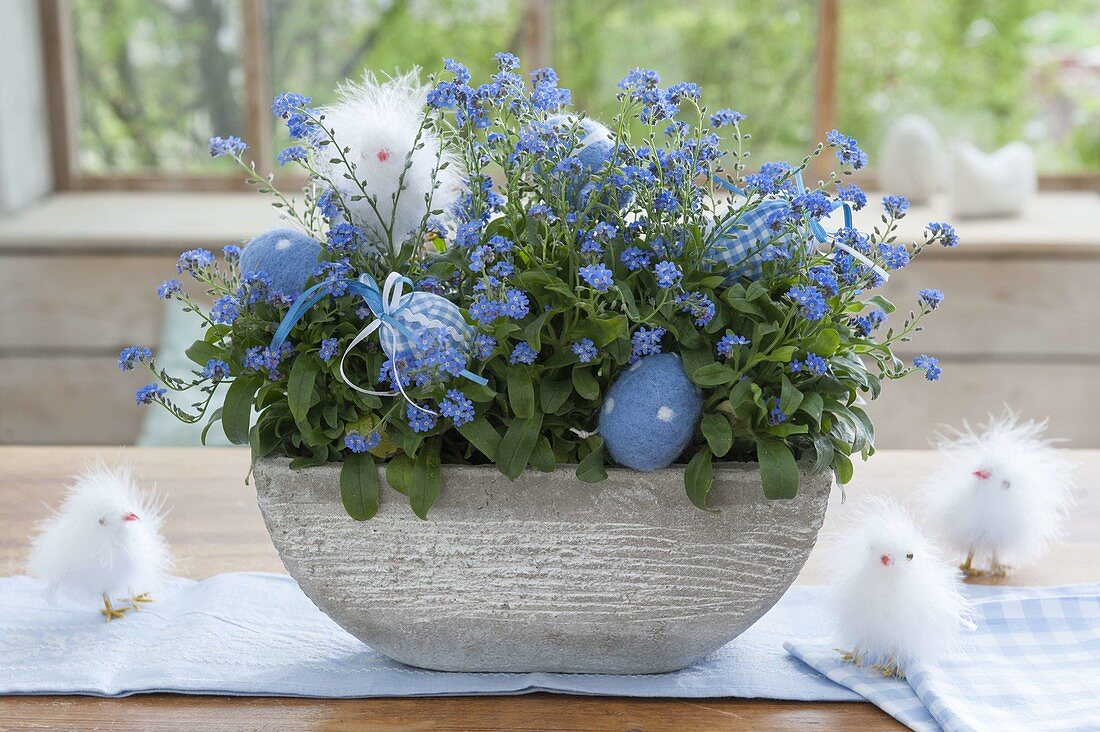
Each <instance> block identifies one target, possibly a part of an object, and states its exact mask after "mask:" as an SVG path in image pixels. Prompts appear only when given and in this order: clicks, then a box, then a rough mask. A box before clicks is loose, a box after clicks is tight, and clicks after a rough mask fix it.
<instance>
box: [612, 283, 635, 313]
mask: <svg viewBox="0 0 1100 732" xmlns="http://www.w3.org/2000/svg"><path fill="white" fill-rule="evenodd" d="M615 289H616V290H618V291H619V296H620V297H621V298H622V299H623V310H625V311H626V314H627V315H629V316H630V318H631V320H637V319H638V305H637V303H635V302H634V293H633V292H632V291H631V290H630V288H629V287H624V286H623V285H617V286H616V287H615Z"/></svg>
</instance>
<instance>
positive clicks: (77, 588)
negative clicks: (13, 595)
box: [27, 461, 171, 599]
mask: <svg viewBox="0 0 1100 732" xmlns="http://www.w3.org/2000/svg"><path fill="white" fill-rule="evenodd" d="M163 503H164V502H163V499H161V498H159V497H158V496H157V495H156V494H155V493H152V492H147V491H143V490H141V489H140V488H139V487H138V486H137V484H136V483H135V482H134V479H133V477H132V475H131V472H130V469H129V467H127V466H117V467H115V468H109V467H107V466H106V465H105V464H104V463H103V462H102V461H97V462H96V463H94V464H89V465H88V466H87V467H86V468H85V470H84V472H83V473H81V474H80V475H79V476H77V479H76V482H75V484H73V485H72V486H71V487H70V488H69V491H68V493H67V495H66V496H65V499H64V501H63V502H62V503H61V505H60V506H59V507H58V509H57V510H56V511H54V512H53V513H52V514H51V515H50V516H49V517H48V518H46V519H45V520H43V521H42V522H41V523H40V524H39V525H38V526H37V528H36V535H35V536H34V537H33V539H32V542H31V553H30V557H29V559H28V562H27V569H28V571H29V573H30V574H31V575H32V576H34V577H37V578H38V579H40V580H42V581H44V582H45V583H46V589H47V593H48V595H49V596H50V598H51V599H53V597H54V596H55V595H56V594H61V595H66V596H70V597H73V598H75V599H91V598H99V597H101V596H102V595H104V594H106V595H109V596H111V597H115V596H122V595H124V596H133V595H135V594H141V593H147V592H152V591H154V590H156V589H157V588H158V587H159V586H160V585H161V581H162V579H163V577H164V574H165V572H166V571H167V570H168V568H169V566H170V564H171V558H170V555H169V552H168V545H167V544H166V543H165V541H164V539H163V537H162V536H161V527H162V525H163V522H164V515H165V512H164V505H163Z"/></svg>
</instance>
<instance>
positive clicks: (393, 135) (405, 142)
mask: <svg viewBox="0 0 1100 732" xmlns="http://www.w3.org/2000/svg"><path fill="white" fill-rule="evenodd" d="M427 93H428V88H427V87H426V86H422V85H421V84H420V82H419V81H418V78H417V72H415V71H412V72H409V73H407V74H403V75H401V76H396V77H393V78H390V79H386V80H384V81H380V80H379V79H377V78H376V77H375V76H374V74H372V73H370V72H367V73H366V74H365V75H364V77H363V82H362V83H361V84H352V83H347V84H344V85H343V86H341V87H340V100H339V101H338V102H336V103H335V104H332V105H329V106H327V107H325V108H324V109H323V110H321V111H322V113H323V114H324V117H325V126H326V128H329V129H331V130H332V131H333V137H334V138H335V140H336V142H337V143H338V144H339V146H340V147H341V148H342V149H343V150H344V153H343V156H340V155H337V154H336V152H335V151H334V150H335V148H334V147H333V146H331V145H328V146H325V147H322V148H321V149H320V151H319V152H318V153H317V154H316V155H315V158H316V159H315V161H314V162H315V165H316V166H317V168H318V170H319V171H320V172H322V173H323V174H325V175H326V176H327V177H328V178H329V180H330V181H332V183H333V184H334V185H335V186H336V189H337V190H338V192H339V193H340V195H341V198H342V199H343V201H344V205H345V206H346V207H347V208H348V211H349V213H350V215H351V219H352V221H351V223H353V224H355V225H356V226H358V227H360V228H361V229H363V231H364V232H366V233H367V234H368V235H369V237H370V240H371V242H372V243H374V244H376V245H377V244H378V243H382V242H385V241H387V240H388V239H389V238H390V237H388V236H387V235H386V230H387V229H389V230H390V231H391V233H392V240H393V246H394V247H399V246H400V245H401V244H402V243H403V242H404V241H405V239H406V238H407V237H408V235H409V234H410V233H411V232H415V231H416V230H417V229H418V228H419V227H420V224H421V222H422V221H423V220H424V218H425V216H426V215H427V214H428V212H429V208H428V205H427V203H426V197H427V196H429V195H430V196H431V210H440V211H443V212H449V211H451V210H452V208H453V206H454V204H455V203H456V202H457V201H458V199H459V197H460V196H461V195H462V194H463V193H464V192H465V185H464V180H465V175H464V173H463V167H462V163H461V160H460V159H459V158H458V157H457V156H456V155H455V154H454V153H453V152H451V151H450V150H448V149H447V148H445V147H444V146H443V143H442V141H441V140H440V139H439V136H438V135H437V134H436V133H435V132H434V131H432V130H431V129H429V128H423V129H422V128H421V121H422V120H423V118H424V110H425V105H424V101H425V98H426V96H427ZM334 159H338V160H339V162H335V163H334V162H332V160H334ZM407 159H408V160H409V168H408V170H406V169H405V165H406V160H407ZM344 160H346V161H347V162H348V163H349V164H350V165H352V166H354V168H355V178H356V179H355V180H351V179H349V178H348V177H347V176H348V169H347V166H346V165H345V164H344V162H343V161H344ZM444 164H445V165H444ZM437 166H439V167H437ZM433 171H434V178H433ZM360 184H362V188H360ZM394 196H397V204H396V207H395V205H394Z"/></svg>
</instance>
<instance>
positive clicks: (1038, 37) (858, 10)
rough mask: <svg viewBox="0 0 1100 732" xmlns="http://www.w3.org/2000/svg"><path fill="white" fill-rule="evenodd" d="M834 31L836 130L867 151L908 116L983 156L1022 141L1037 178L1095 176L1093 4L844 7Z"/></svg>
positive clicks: (968, 0) (888, 2)
mask: <svg viewBox="0 0 1100 732" xmlns="http://www.w3.org/2000/svg"><path fill="white" fill-rule="evenodd" d="M840 24H841V35H840V68H841V72H840V83H839V95H838V104H839V116H840V127H841V130H842V131H843V132H846V133H847V134H850V135H853V136H854V137H856V138H857V139H859V140H860V141H861V142H863V141H866V142H867V143H869V144H870V145H871V149H874V147H875V146H876V145H877V144H878V143H879V142H880V141H881V139H882V137H883V135H884V134H885V132H886V128H887V127H888V125H889V124H890V121H891V120H892V119H896V118H897V117H899V116H901V115H903V114H906V113H910V112H915V113H918V114H922V115H925V116H927V117H928V118H929V119H931V120H932V121H933V123H934V124H936V126H937V127H938V128H939V131H940V134H941V135H942V136H943V137H944V138H945V139H947V140H950V139H952V138H956V137H961V138H969V139H971V140H973V141H974V142H975V144H977V145H978V146H979V147H981V148H983V149H985V150H991V149H993V148H996V147H998V146H1000V145H1003V144H1005V143H1007V142H1010V141H1012V140H1025V141H1026V142H1028V143H1030V144H1032V145H1033V146H1034V147H1035V150H1036V153H1037V157H1038V162H1039V169H1040V170H1041V171H1044V172H1079V171H1089V170H1092V171H1095V170H1097V169H1100V4H1098V3H1096V2H1095V0H1049V1H1044V2H1038V1H1035V0H1032V1H1030V2H1028V1H1024V0H1020V1H1013V2H1002V1H1001V0H985V1H981V0H941V1H940V2H936V3H912V2H903V1H902V0H885V1H883V2H876V3H870V2H865V1H864V0H843V5H842V14H841V21H840ZM874 163H875V161H874V159H873V158H872V160H871V165H872V167H873V166H874Z"/></svg>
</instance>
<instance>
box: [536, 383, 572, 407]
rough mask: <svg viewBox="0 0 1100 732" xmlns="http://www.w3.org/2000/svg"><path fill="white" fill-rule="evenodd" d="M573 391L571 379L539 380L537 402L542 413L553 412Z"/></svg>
mask: <svg viewBox="0 0 1100 732" xmlns="http://www.w3.org/2000/svg"><path fill="white" fill-rule="evenodd" d="M572 393H573V380H572V379H569V378H565V379H548V380H546V381H540V382H539V402H540V404H541V406H542V412H543V414H554V413H555V412H557V411H558V409H560V408H561V406H562V405H563V404H565V402H566V400H568V399H569V395H570V394H572Z"/></svg>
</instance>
